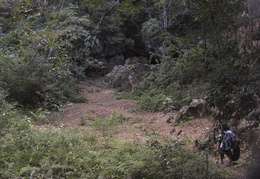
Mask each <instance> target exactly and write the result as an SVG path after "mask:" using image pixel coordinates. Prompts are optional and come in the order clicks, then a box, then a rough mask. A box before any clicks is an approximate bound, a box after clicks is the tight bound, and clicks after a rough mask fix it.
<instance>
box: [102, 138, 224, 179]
mask: <svg viewBox="0 0 260 179" xmlns="http://www.w3.org/2000/svg"><path fill="white" fill-rule="evenodd" d="M105 164H106V165H105V167H104V169H105V170H104V172H105V174H103V175H104V176H106V177H109V178H115V177H117V178H125V177H129V178H205V176H206V172H208V177H209V178H216V179H217V178H218V179H219V178H228V174H227V173H226V172H224V171H223V170H220V169H218V168H217V167H216V166H215V165H214V164H210V166H209V170H208V171H207V170H206V164H205V161H204V159H203V158H200V157H198V156H196V155H194V154H192V153H191V152H190V151H188V150H186V149H185V147H184V146H182V144H181V143H179V142H177V141H168V142H167V143H166V144H160V143H159V142H158V141H157V140H153V141H149V142H148V143H147V144H146V145H138V146H134V145H131V144H130V145H129V144H123V145H122V144H120V145H115V149H114V150H113V151H112V152H111V154H110V155H108V158H107V162H105Z"/></svg>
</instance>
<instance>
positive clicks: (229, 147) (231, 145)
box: [217, 130, 240, 165]
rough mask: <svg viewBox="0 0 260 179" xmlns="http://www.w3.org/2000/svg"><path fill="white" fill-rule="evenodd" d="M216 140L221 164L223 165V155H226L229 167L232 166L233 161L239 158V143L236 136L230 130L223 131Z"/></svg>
mask: <svg viewBox="0 0 260 179" xmlns="http://www.w3.org/2000/svg"><path fill="white" fill-rule="evenodd" d="M217 139H218V142H219V153H220V159H221V164H223V160H224V155H227V157H228V159H229V165H232V163H233V161H236V160H238V158H239V156H240V149H239V143H238V142H237V141H236V135H235V134H234V133H233V132H232V131H230V130H227V131H224V130H223V131H222V133H221V134H219V135H218V138H217Z"/></svg>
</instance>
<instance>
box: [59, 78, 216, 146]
mask: <svg viewBox="0 0 260 179" xmlns="http://www.w3.org/2000/svg"><path fill="white" fill-rule="evenodd" d="M115 92H116V91H115V89H112V88H109V87H108V86H107V85H106V84H105V83H104V82H103V81H102V79H96V80H88V81H86V82H85V84H84V85H83V86H82V94H83V95H84V96H85V97H86V98H87V99H88V101H87V102H86V103H75V104H73V105H72V107H70V108H69V109H67V110H66V111H65V112H64V117H63V120H62V123H63V124H64V126H66V127H72V126H82V119H83V118H84V119H85V120H86V121H85V122H86V123H87V124H90V123H91V120H94V119H104V120H105V119H106V118H108V117H109V116H110V115H111V114H112V113H113V112H116V113H118V114H122V116H124V117H125V118H131V119H137V120H136V121H138V122H136V123H135V124H133V125H132V126H131V125H128V127H127V128H126V127H125V126H122V127H124V129H122V130H121V132H119V133H118V134H117V135H116V136H114V137H117V138H124V139H131V140H138V141H141V142H143V141H145V140H146V139H147V136H146V135H147V134H149V133H156V134H157V135H158V136H161V137H166V138H168V137H171V138H177V134H178V133H179V132H180V131H182V132H181V133H180V135H178V138H179V139H187V140H189V141H192V142H193V141H194V140H193V139H198V138H205V136H207V134H208V133H209V132H210V130H211V127H212V123H211V122H209V120H208V119H194V120H192V121H189V122H187V123H185V124H183V125H180V126H174V125H173V124H172V123H167V120H168V119H169V117H170V116H176V114H177V113H171V114H166V115H165V114H164V113H162V112H157V113H136V112H135V111H136V108H137V106H136V101H134V100H130V99H120V100H117V99H116V96H115ZM82 127H85V128H88V129H89V131H92V132H94V133H96V134H99V135H101V134H100V133H99V132H98V131H96V130H95V129H93V127H91V126H89V125H84V126H82ZM137 129H139V130H137Z"/></svg>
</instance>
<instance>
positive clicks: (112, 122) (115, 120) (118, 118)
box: [93, 111, 126, 130]
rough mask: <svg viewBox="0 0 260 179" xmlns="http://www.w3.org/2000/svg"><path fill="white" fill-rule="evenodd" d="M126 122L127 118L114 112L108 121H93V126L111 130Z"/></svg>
mask: <svg viewBox="0 0 260 179" xmlns="http://www.w3.org/2000/svg"><path fill="white" fill-rule="evenodd" d="M125 120H126V118H125V117H124V116H123V115H122V114H120V113H117V112H116V111H113V112H112V114H111V115H110V116H109V117H108V118H106V119H95V120H94V121H93V126H94V127H97V128H101V129H103V130H106V129H111V128H112V127H114V126H116V125H117V124H120V123H123V122H124V121H125Z"/></svg>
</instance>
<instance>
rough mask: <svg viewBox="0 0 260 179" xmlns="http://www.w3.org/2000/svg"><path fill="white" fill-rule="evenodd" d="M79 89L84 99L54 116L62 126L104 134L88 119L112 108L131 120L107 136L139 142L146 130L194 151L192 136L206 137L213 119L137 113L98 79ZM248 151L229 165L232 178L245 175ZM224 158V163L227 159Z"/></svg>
mask: <svg viewBox="0 0 260 179" xmlns="http://www.w3.org/2000/svg"><path fill="white" fill-rule="evenodd" d="M81 89H82V90H81V91H82V94H83V95H84V96H85V97H86V98H87V102H86V103H74V104H71V106H70V107H68V108H67V109H66V110H64V111H63V115H62V116H63V117H62V119H60V120H58V123H59V125H60V124H61V123H62V124H63V125H64V127H79V128H85V129H87V130H88V131H89V132H91V133H93V134H95V135H97V136H100V137H102V136H103V135H104V134H103V133H102V131H101V130H99V129H97V128H95V127H93V126H92V125H91V124H92V121H93V120H95V119H103V120H106V119H107V118H108V117H109V116H111V114H112V113H113V112H116V113H118V114H121V115H122V116H124V117H125V118H126V119H134V120H129V123H128V124H129V125H121V126H120V127H119V129H118V131H117V132H115V134H114V135H113V136H111V137H113V138H114V139H116V140H117V139H118V140H120V139H124V140H130V141H132V142H134V143H140V142H145V141H146V140H148V139H149V137H148V136H150V134H155V135H156V136H157V137H159V138H161V139H163V138H172V139H180V140H185V141H186V142H187V144H188V146H189V147H190V148H191V149H193V150H194V151H196V152H199V151H198V150H195V149H194V140H195V139H201V140H206V139H207V138H208V136H209V134H210V132H211V131H212V127H213V122H212V120H211V119H210V117H207V118H197V119H192V120H190V121H186V122H183V123H181V124H179V125H177V126H176V125H174V121H172V123H168V122H167V120H168V119H169V118H170V117H171V118H172V117H173V118H174V117H175V116H176V115H177V112H172V113H168V114H164V113H163V112H156V113H149V112H145V113H140V112H139V113H138V112H137V111H138V110H137V106H136V101H135V100H130V99H120V100H118V99H116V95H115V92H116V90H115V89H113V88H111V87H109V85H107V84H106V83H104V82H103V81H102V79H90V80H87V81H86V82H85V83H84V84H83V85H81ZM58 123H56V125H58ZM214 148H215V150H216V149H217V146H214ZM248 155H249V153H248V151H247V155H241V159H239V161H238V162H236V165H235V167H234V169H233V170H235V171H236V175H237V177H236V178H241V179H242V178H245V174H244V173H245V170H244V169H243V168H244V167H243V166H245V165H247V164H246V163H247V161H248ZM211 160H212V161H214V162H217V161H218V157H211ZM225 162H226V164H227V160H226V161H225ZM226 164H225V165H224V167H225V166H226Z"/></svg>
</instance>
